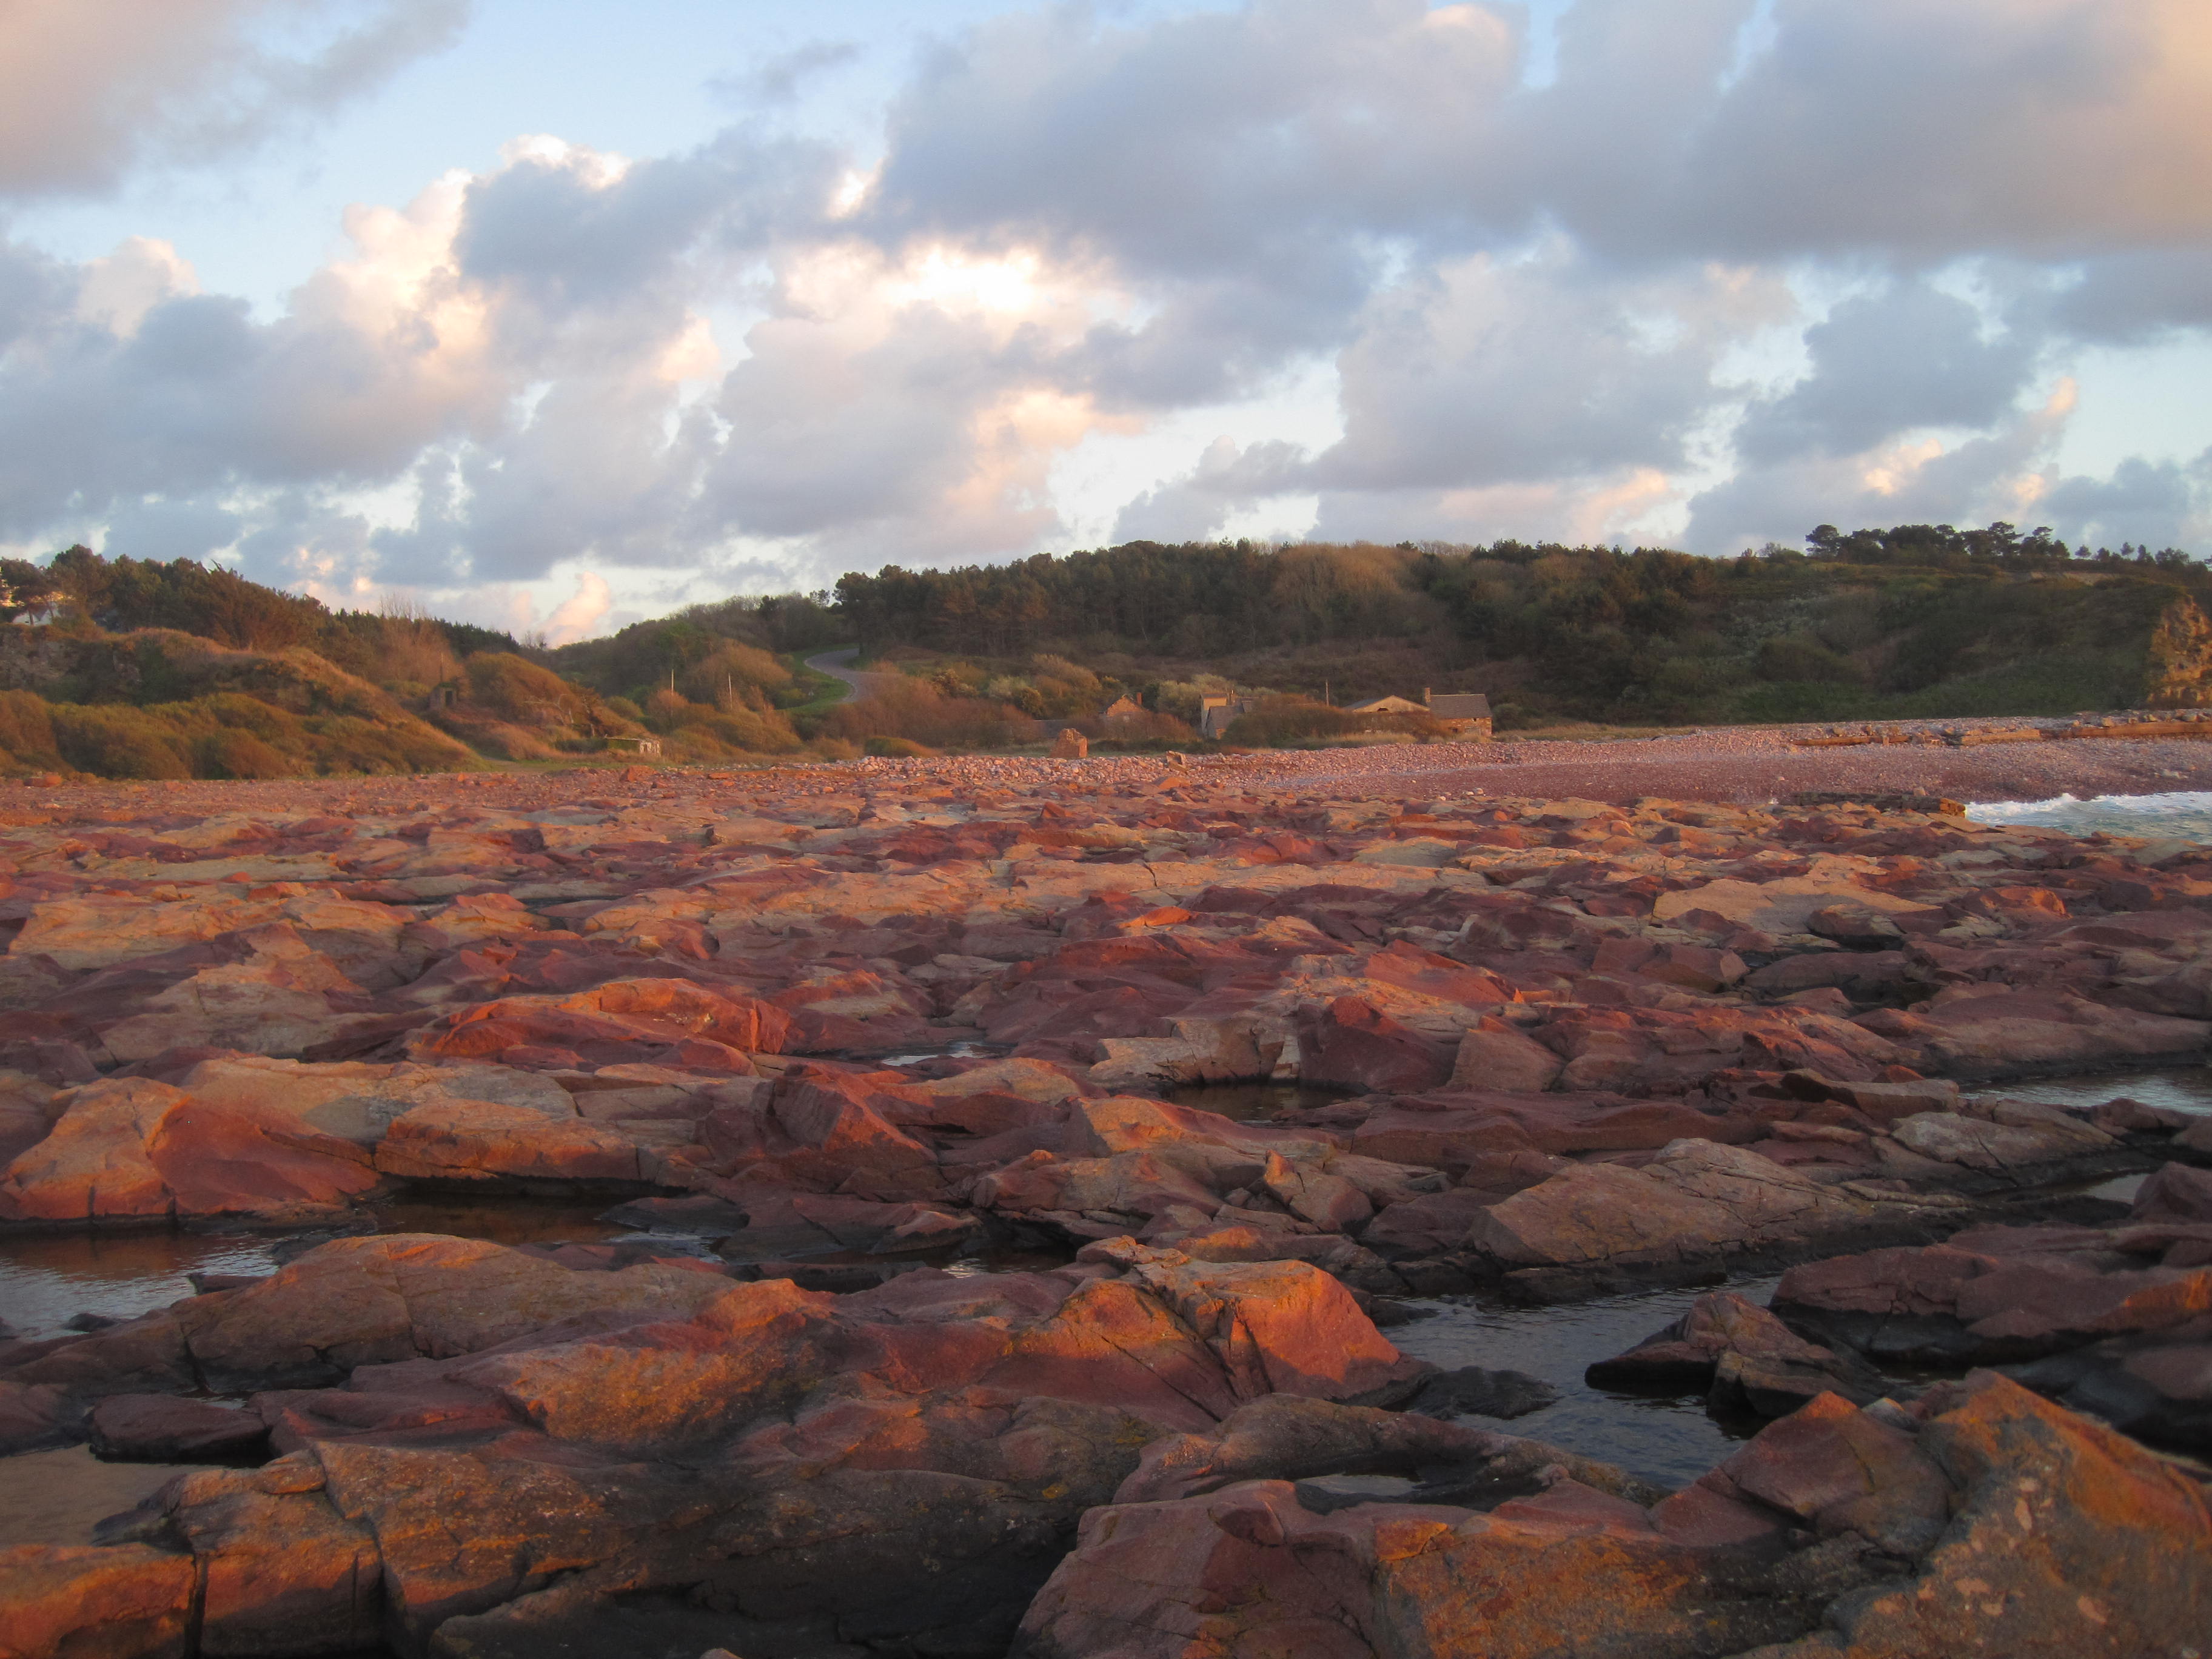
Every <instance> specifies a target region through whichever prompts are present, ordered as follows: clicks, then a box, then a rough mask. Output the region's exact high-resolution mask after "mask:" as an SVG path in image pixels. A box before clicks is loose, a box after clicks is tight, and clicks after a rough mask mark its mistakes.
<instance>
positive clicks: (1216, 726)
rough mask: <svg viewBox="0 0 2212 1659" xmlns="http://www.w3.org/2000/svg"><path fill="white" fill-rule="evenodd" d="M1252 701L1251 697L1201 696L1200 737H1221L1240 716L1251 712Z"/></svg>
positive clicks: (1199, 706) (1199, 712)
mask: <svg viewBox="0 0 2212 1659" xmlns="http://www.w3.org/2000/svg"><path fill="white" fill-rule="evenodd" d="M1252 701H1253V700H1252V699H1251V698H1249V697H1226V696H1214V697H1208V696H1201V697H1200V698H1199V700H1198V735H1199V736H1200V737H1201V738H1218V737H1219V736H1220V735H1221V734H1222V733H1223V732H1226V731H1227V730H1228V729H1229V727H1230V726H1231V723H1232V722H1233V721H1234V720H1236V719H1237V716H1238V715H1239V714H1249V712H1250V711H1251V708H1252Z"/></svg>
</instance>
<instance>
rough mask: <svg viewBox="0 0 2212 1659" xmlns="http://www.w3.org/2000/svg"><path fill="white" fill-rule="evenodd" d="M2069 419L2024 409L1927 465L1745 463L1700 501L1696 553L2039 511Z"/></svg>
mask: <svg viewBox="0 0 2212 1659" xmlns="http://www.w3.org/2000/svg"><path fill="white" fill-rule="evenodd" d="M2063 423H2064V416H2063V412H2062V411H2061V410H2057V409H2054V408H2046V409H2043V410H2036V411H2034V412H2033V413H2029V414H2023V415H2020V416H2015V417H2014V418H2013V419H2012V420H2011V421H2009V422H2007V423H2005V424H2004V425H2002V426H2001V427H1999V428H1996V429H1995V430H1993V431H1991V432H1989V433H1987V434H1985V435H1982V436H1980V437H1976V438H1972V439H1968V440H1967V441H1965V442H1963V443H1960V444H1959V445H1957V446H1956V447H1954V448H1951V449H1949V450H1947V451H1945V452H1943V453H1941V454H1938V455H1935V456H1933V457H1932V458H1930V459H1927V460H1926V461H1924V462H1920V461H1917V460H1916V459H1913V458H1911V457H1907V456H1899V455H1895V454H1892V453H1885V452H1881V451H1875V450H1869V451H1862V452H1860V453H1856V454H1851V455H1844V456H1834V455H1827V454H1819V453H1805V454H1800V455H1796V456H1793V457H1791V458H1790V459H1786V460H1784V461H1781V462H1779V463H1778V464H1777V465H1771V466H1765V467H1746V468H1743V469H1741V470H1740V471H1737V472H1736V473H1735V475H1734V476H1733V477H1729V479H1727V480H1726V481H1725V482H1723V483H1720V484H1718V485H1717V486H1715V487H1714V488H1712V489H1708V490H1706V491H1705V492H1704V493H1703V494H1701V495H1699V496H1697V497H1696V499H1695V500H1693V501H1692V502H1691V504H1690V527H1689V533H1688V535H1687V537H1686V544H1687V546H1688V547H1689V548H1690V550H1692V551H1693V552H1700V553H1725V552H1731V551H1734V550H1737V549H1739V548H1741V547H1747V546H1748V547H1756V546H1759V545H1760V544H1763V543H1765V542H1768V541H1778V542H1782V543H1784V544H1795V543H1796V541H1798V540H1799V539H1800V538H1802V537H1803V535H1804V534H1805V532H1807V531H1808V530H1809V529H1810V528H1812V526H1814V525H1816V524H1838V525H1852V526H1857V525H1889V524H1931V523H1948V524H1985V523H1988V522H1990V521H1991V520H1996V519H2005V520H2015V521H2017V520H2019V518H2020V515H2021V513H2022V512H2024V511H2036V512H2038V513H2040V509H2039V508H2036V507H2033V506H2030V507H2023V506H2022V505H2021V498H2022V495H2023V493H2024V491H2025V490H2026V489H2029V488H2030V487H2032V484H2033V480H2034V478H2035V477H2036V476H2037V475H2038V474H2039V472H2040V470H2041V468H2042V466H2043V464H2044V460H2045V457H2046V455H2047V454H2048V453H2049V452H2050V450H2051V447H2052V446H2053V445H2054V444H2055V443H2056V442H2057V439H2058V437H2059V435H2060V434H2061V432H2062V431H2063ZM2036 521H2037V522H2044V521H2045V520H2043V518H2041V517H2040V516H2039V518H2038V520H2036ZM2053 522H2055V521H2053ZM2061 528H2062V530H2063V526H2061Z"/></svg>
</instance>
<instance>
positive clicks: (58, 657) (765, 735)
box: [0, 547, 859, 779]
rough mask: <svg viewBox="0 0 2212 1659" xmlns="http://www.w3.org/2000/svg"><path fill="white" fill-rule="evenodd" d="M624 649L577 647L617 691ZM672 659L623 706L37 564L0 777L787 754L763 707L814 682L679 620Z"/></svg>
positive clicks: (5, 616) (392, 633)
mask: <svg viewBox="0 0 2212 1659" xmlns="http://www.w3.org/2000/svg"><path fill="white" fill-rule="evenodd" d="M762 608H763V607H759V606H756V605H750V604H745V605H732V606H726V607H721V608H720V609H724V610H728V611H731V612H732V615H733V616H734V615H736V614H738V613H739V612H742V613H744V615H746V616H750V615H752V614H753V613H754V612H755V611H757V610H759V609H762ZM707 609H708V611H714V610H715V609H716V608H715V607H708V608H707ZM769 614H770V615H771V616H773V615H774V610H773V608H772V607H769ZM633 631H635V630H633ZM624 638H625V636H617V639H615V640H612V641H594V642H593V645H592V649H593V650H594V651H596V652H597V653H598V656H599V659H602V660H604V661H605V663H606V664H607V665H609V666H610V667H611V668H612V669H614V670H617V671H619V670H621V669H623V667H624V666H625V665H626V662H627V659H625V658H624V657H623V641H624ZM670 639H673V640H674V641H677V642H678V644H679V645H685V646H694V645H696V646H697V647H698V648H696V649H692V650H690V652H689V654H688V655H684V654H683V653H680V652H679V653H678V654H677V655H676V656H675V657H673V658H671V659H670V660H669V664H668V665H667V666H668V667H669V674H668V683H665V684H662V683H660V682H661V681H662V679H663V667H664V665H663V664H662V662H661V661H660V660H659V659H658V658H655V659H653V660H651V661H649V662H646V663H645V664H644V666H643V667H642V668H641V671H640V674H639V676H638V677H637V678H638V680H640V681H641V682H642V683H635V682H633V681H627V680H625V681H621V682H620V684H623V686H626V687H627V688H628V689H629V690H631V691H633V692H634V693H635V696H634V697H625V696H620V695H602V693H601V692H600V690H599V689H598V688H597V687H596V686H595V685H593V684H590V683H588V680H587V678H586V676H583V675H580V674H574V673H570V674H563V673H561V672H556V671H555V670H554V669H553V668H551V667H549V666H548V665H547V653H544V651H542V650H539V649H536V648H533V647H528V646H526V645H524V644H521V643H519V642H518V641H515V640H514V639H513V638H512V637H511V636H509V635H505V634H501V633H495V632H493V631H491V630H489V629H482V628H476V627H472V626H471V625H469V624H467V623H452V622H446V621H443V620H441V619H438V618H435V617H427V616H422V615H416V614H400V615H392V614H381V613H370V612H363V611H331V610H329V609H328V608H326V607H325V606H324V605H321V604H320V603H319V602H318V601H316V600H314V599H309V598H306V597H303V596H301V595H298V594H292V593H284V592H277V591H276V590H274V589H271V588H267V587H264V586H260V585H258V584H257V583H254V582H251V581H248V580H245V579H244V578H242V577H240V576H239V575H237V574H234V573H233V572H230V571H227V570H223V569H221V568H209V567H206V566H203V565H201V564H198V563H197V562H193V561H191V560H188V559H179V560H176V561H173V562H169V563H161V562H149V561H140V560H132V559H117V560H112V561H111V560H107V559H104V558H102V557H100V556H99V555H97V554H94V553H92V552H89V551H88V550H85V549H83V548H81V547H80V548H71V549H70V550H67V551H65V552H63V553H60V554H58V555H56V556H55V557H54V558H53V559H52V561H51V562H49V563H47V564H46V565H38V564H33V563H30V562H26V561H21V560H4V561H0V775H7V774H15V775H23V774H39V773H46V772H53V773H76V774H82V775H90V776H95V777H109V778H151V779H163V778H167V779H181V778H193V777H199V778H276V777H291V776H301V775H337V774H380V773H381V774H391V773H412V772H423V771H449V770H453V769H471V768H481V767H483V766H484V765H485V764H487V763H532V762H551V761H557V760H570V761H574V760H578V759H584V758H588V757H603V758H608V759H612V758H615V757H622V756H629V757H634V754H635V750H636V749H637V748H638V747H639V745H640V744H641V743H652V744H658V745H659V756H660V757H661V758H663V759H665V760H670V761H677V762H689V763H726V762H732V761H743V760H748V759H753V758H757V757H763V756H775V755H788V754H793V753H795V752H797V751H798V750H799V749H800V747H801V742H802V740H801V738H800V736H799V732H798V731H797V730H796V729H795V728H794V726H793V723H792V720H791V719H790V718H789V717H788V716H787V714H785V713H784V712H783V711H782V709H781V708H779V707H778V706H777V703H776V702H771V701H770V695H771V694H773V695H774V696H775V697H776V698H777V699H779V700H780V701H781V702H783V703H786V704H790V705H797V706H802V707H803V706H804V705H805V702H807V700H808V698H809V697H810V696H813V695H814V686H813V683H814V681H815V680H816V679H817V677H813V676H808V675H805V673H804V672H803V671H799V670H795V669H794V668H793V666H792V665H789V664H788V663H787V662H786V661H784V660H783V659H779V658H778V657H777V656H775V654H774V653H769V652H767V651H762V650H758V649H755V648H753V647H750V646H747V645H744V644H743V643H742V642H739V641H735V640H732V639H730V638H727V637H725V636H724V635H720V634H712V635H710V634H708V633H707V632H706V631H704V630H702V629H699V628H697V627H696V626H692V625H689V624H686V623H683V622H682V621H681V620H677V621H672V622H668V623H658V624H653V625H652V626H651V627H650V628H649V629H647V630H646V644H647V647H648V648H650V649H652V650H657V651H660V652H662V653H664V654H665V650H666V647H667V642H668V641H669V640H670ZM630 643H631V644H633V645H635V643H636V641H630ZM599 678H602V679H605V678H607V676H606V675H605V674H603V675H601V676H600V677H599ZM793 688H796V691H795V694H794V692H793ZM611 689H612V688H611ZM825 742H826V745H827V746H826V749H825V750H824V752H827V753H830V754H855V753H858V752H859V750H858V747H857V746H856V745H855V744H851V743H848V742H845V741H842V740H841V739H839V738H836V736H835V735H834V734H832V735H831V736H830V737H829V738H827V739H825Z"/></svg>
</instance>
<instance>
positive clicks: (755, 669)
mask: <svg viewBox="0 0 2212 1659" xmlns="http://www.w3.org/2000/svg"><path fill="white" fill-rule="evenodd" d="M677 684H678V689H680V690H682V691H683V693H684V696H687V697H689V698H690V700H691V701H692V702H705V703H713V704H714V705H716V706H717V707H720V706H722V705H724V704H726V703H728V702H732V701H735V700H737V699H738V698H741V697H743V696H744V694H745V693H746V692H747V691H748V690H751V691H756V692H773V691H781V690H782V689H783V688H784V687H786V686H787V685H789V684H791V671H790V670H789V669H788V668H786V667H785V666H784V665H782V664H781V663H780V662H778V661H777V660H776V659H775V658H774V657H773V656H771V655H770V654H769V653H767V652H765V651H763V650H760V649H759V648H757V647H754V646H750V645H739V644H737V643H735V642H734V641H732V642H731V643H728V644H725V645H720V646H717V647H715V648H714V650H713V651H712V652H711V653H708V655H707V656H705V657H703V658H702V659H700V660H699V661H698V662H696V663H695V664H693V665H691V666H690V668H688V669H686V670H685V671H684V672H683V673H682V674H681V675H679V676H678V679H677Z"/></svg>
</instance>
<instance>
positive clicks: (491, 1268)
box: [175, 1233, 727, 1382]
mask: <svg viewBox="0 0 2212 1659" xmlns="http://www.w3.org/2000/svg"><path fill="white" fill-rule="evenodd" d="M726 1288H727V1286H726V1285H725V1284H723V1283H722V1282H721V1281H720V1280H719V1279H715V1278H714V1276H712V1275H708V1274H702V1273H690V1272H686V1271H683V1270H681V1269H677V1268H669V1267H651V1266H640V1267H628V1268H625V1269H623V1271H621V1272H619V1273H573V1272H571V1271H569V1270H568V1269H567V1268H565V1267H554V1266H552V1265H550V1263H547V1262H544V1261H538V1260H535V1259H533V1258H532V1257H530V1256H527V1255H523V1254H521V1253H520V1251H516V1250H510V1249H503V1248H502V1247H501V1246H499V1245H496V1244H483V1243H474V1242H472V1241H468V1240H463V1239H456V1238H440V1237H431V1236H425V1235H414V1234H406V1233H392V1234H386V1235H382V1236H380V1237H373V1238H342V1239H337V1240H335V1241H333V1242H332V1243H328V1244H324V1245H320V1246H319V1247H318V1248H316V1249H313V1250H310V1251H309V1252H308V1253H307V1255H303V1256H301V1258H300V1259H299V1260H298V1261H294V1262H292V1263H290V1264H289V1265H288V1266H287V1267H283V1269H281V1270H280V1271H279V1272H278V1273H276V1274H275V1275H274V1276H273V1277H271V1278H270V1279H265V1280H264V1281H263V1282H262V1283H260V1284H258V1285H254V1286H253V1287H252V1288H251V1289H249V1290H243V1291H224V1292H222V1293H221V1294H220V1295H216V1296H209V1297H197V1298H195V1299H193V1300H192V1301H190V1302H186V1303H183V1304H179V1308H178V1310H176V1315H175V1317H176V1320H177V1322H178V1323H179V1326H180V1327H181V1328H182V1329H183V1331H184V1334H185V1340H186V1341H187V1342H188V1343H189V1345H190V1347H191V1355H192V1358H193V1361H194V1363H195V1364H197V1366H198V1367H199V1368H200V1370H202V1371H203V1372H204V1373H205V1374H206V1375H207V1376H209V1377H210V1379H211V1380H212V1379H247V1380H251V1381H255V1382H274V1381H278V1380H289V1379H294V1378H297V1379H300V1380H303V1381H323V1380H327V1379H329V1378H330V1377H331V1376H332V1375H333V1373H343V1371H345V1370H350V1369H351V1368H352V1367H354V1366H356V1365H360V1364H371V1363H374V1362H377V1361H383V1360H393V1359H411V1358H416V1357H417V1356H418V1355H422V1356H429V1357H433V1358H435V1357H440V1356H445V1355H453V1354H461V1353H470V1352H476V1351H477V1350H480V1349H483V1348H488V1347H491V1346H495V1345H496V1344H498V1343H500V1342H502V1341H506V1340H509V1339H510V1338H512V1337H514V1336H517V1335H520V1334H523V1333H526V1332H528V1331H532V1330H535V1329H538V1328H541V1327H544V1326H546V1325H550V1324H553V1323H555V1322H557V1321H559V1320H562V1319H564V1318H568V1317H570V1316H574V1315H577V1314H580V1313H584V1312H587V1311H592V1310H623V1311H628V1312H634V1313H637V1314H641V1315H646V1314H659V1313H665V1312H678V1311H682V1312H688V1311H690V1310H692V1309H695V1308H697V1307H699V1306H701V1305H702V1304H704V1303H706V1302H708V1301H711V1300H712V1299H713V1298H714V1297H715V1296H716V1295H718V1294H720V1292H721V1291H723V1290H725V1289H726Z"/></svg>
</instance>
